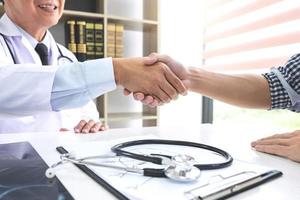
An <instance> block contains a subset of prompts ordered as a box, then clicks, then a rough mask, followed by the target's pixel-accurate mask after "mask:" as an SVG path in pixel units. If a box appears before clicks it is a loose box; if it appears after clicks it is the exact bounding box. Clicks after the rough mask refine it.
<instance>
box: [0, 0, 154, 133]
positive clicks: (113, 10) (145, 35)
mask: <svg viewBox="0 0 300 200" xmlns="http://www.w3.org/2000/svg"><path fill="white" fill-rule="evenodd" d="M83 2H84V3H83ZM158 11H159V0H86V1H82V0H66V4H65V10H64V12H63V16H62V18H61V19H60V21H59V22H58V24H57V25H56V26H54V27H52V28H51V29H50V31H51V33H52V34H53V36H54V38H55V39H56V41H57V42H58V43H60V44H63V45H65V44H66V41H65V23H66V21H67V20H69V19H79V20H93V21H95V22H97V21H100V22H102V23H103V26H104V57H107V26H108V24H109V23H115V24H122V25H123V26H124V43H123V45H124V57H140V56H146V55H149V54H150V53H152V52H159V30H160V29H159V24H160V23H159V14H158V13H159V12H158ZM0 13H1V15H2V14H3V13H4V9H3V6H2V4H0ZM99 67H101V66H99ZM95 103H96V105H97V109H98V112H99V118H100V120H101V121H102V123H104V124H105V125H108V126H109V127H110V128H123V127H129V126H132V125H133V126H157V125H158V124H159V108H150V107H148V106H143V105H142V104H141V103H140V102H137V101H135V100H133V98H132V97H125V96H124V95H123V89H122V88H118V89H117V90H115V91H112V92H109V93H108V94H104V95H102V96H100V97H98V98H97V99H95Z"/></svg>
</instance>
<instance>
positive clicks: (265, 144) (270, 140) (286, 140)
mask: <svg viewBox="0 0 300 200" xmlns="http://www.w3.org/2000/svg"><path fill="white" fill-rule="evenodd" d="M251 146H252V147H253V148H254V149H255V150H257V151H260V152H264V153H269V154H274V155H278V156H282V157H285V158H288V159H290V160H293V161H296V162H300V130H297V131H294V132H292V133H284V134H276V135H273V136H270V137H266V138H262V139H260V140H257V141H254V142H252V143H251Z"/></svg>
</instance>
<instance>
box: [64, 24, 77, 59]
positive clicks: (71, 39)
mask: <svg viewBox="0 0 300 200" xmlns="http://www.w3.org/2000/svg"><path fill="white" fill-rule="evenodd" d="M75 24H76V22H75V20H68V21H66V27H65V30H66V32H65V36H66V46H67V47H68V49H69V50H70V51H71V52H72V53H74V54H75V55H76V53H77V47H76V39H75Z"/></svg>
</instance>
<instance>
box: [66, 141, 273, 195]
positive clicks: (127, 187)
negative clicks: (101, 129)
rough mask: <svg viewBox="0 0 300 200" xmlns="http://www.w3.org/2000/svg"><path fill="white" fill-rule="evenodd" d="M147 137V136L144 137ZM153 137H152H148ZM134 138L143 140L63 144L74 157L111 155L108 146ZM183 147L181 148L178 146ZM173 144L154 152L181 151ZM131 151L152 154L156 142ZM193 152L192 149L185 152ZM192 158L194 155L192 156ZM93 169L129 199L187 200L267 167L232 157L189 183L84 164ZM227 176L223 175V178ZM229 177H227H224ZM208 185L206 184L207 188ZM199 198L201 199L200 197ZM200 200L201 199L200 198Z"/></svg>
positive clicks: (121, 161)
mask: <svg viewBox="0 0 300 200" xmlns="http://www.w3.org/2000/svg"><path fill="white" fill-rule="evenodd" d="M148 138H149V136H148V137H147V139H148ZM152 138H153V137H152ZM136 139H146V138H145V137H144V138H142V137H131V138H126V139H125V140H124V139H118V140H113V141H109V142H108V141H105V142H88V143H85V144H81V145H80V146H73V147H66V148H67V149H68V150H69V151H70V152H72V153H75V154H76V156H79V157H81V156H82V157H84V156H91V155H103V154H104V155H106V154H111V152H110V148H111V147H112V146H113V145H115V144H118V143H120V142H124V141H131V140H136ZM181 148H183V149H184V147H181ZM183 149H180V148H178V147H176V149H172V148H170V146H168V147H167V148H166V147H159V151H158V152H154V153H165V152H166V153H167V154H168V153H173V152H175V151H176V152H177V151H181V150H183ZM132 150H133V151H138V152H139V151H141V152H139V153H149V154H150V153H153V151H157V145H155V147H154V146H151V145H148V146H144V147H143V148H142V150H141V149H132ZM189 153H191V154H192V153H193V152H189ZM192 156H193V157H195V156H197V155H192ZM198 156H200V158H201V159H202V158H203V159H206V161H205V162H209V160H210V159H211V160H210V162H216V160H215V159H218V157H217V156H216V155H212V154H211V153H210V155H205V153H203V154H202V155H198ZM99 162H102V163H109V164H113V165H119V166H122V167H124V166H125V167H139V168H145V167H151V168H152V167H158V168H162V166H160V165H154V164H149V163H146V162H143V161H137V160H133V159H130V158H124V157H115V158H113V159H107V160H99ZM88 167H89V168H90V169H91V170H93V171H94V172H95V173H96V174H97V175H98V176H99V177H101V178H103V179H104V180H105V181H107V182H108V183H109V184H110V185H111V186H113V187H114V188H116V189H117V190H119V191H120V192H122V193H123V194H125V195H126V196H128V197H129V198H130V199H136V200H138V199H146V200H147V199H149V200H150V199H151V200H152V199H174V200H187V199H195V198H197V197H198V196H200V195H203V196H205V195H206V196H207V197H209V198H206V199H216V198H214V197H215V196H212V197H213V198H210V197H211V196H210V195H209V194H211V193H213V191H214V190H215V191H218V189H220V188H226V187H227V186H228V185H230V184H234V183H235V182H241V181H243V180H246V179H249V178H253V177H255V176H258V175H260V174H263V173H265V172H268V171H270V168H266V167H263V166H258V165H253V164H249V163H246V162H243V161H239V160H234V162H233V164H232V166H230V167H227V168H224V169H218V170H210V171H202V174H201V177H200V178H199V179H198V180H197V181H195V182H191V183H186V182H185V183H182V182H175V181H173V180H170V179H167V178H152V177H145V176H141V175H139V174H133V173H129V172H124V171H119V170H115V169H109V168H101V167H92V166H88ZM226 177H227V178H226ZM228 177H229V178H228ZM207 186H208V187H207ZM200 199H201V198H200ZM203 199H204V198H203Z"/></svg>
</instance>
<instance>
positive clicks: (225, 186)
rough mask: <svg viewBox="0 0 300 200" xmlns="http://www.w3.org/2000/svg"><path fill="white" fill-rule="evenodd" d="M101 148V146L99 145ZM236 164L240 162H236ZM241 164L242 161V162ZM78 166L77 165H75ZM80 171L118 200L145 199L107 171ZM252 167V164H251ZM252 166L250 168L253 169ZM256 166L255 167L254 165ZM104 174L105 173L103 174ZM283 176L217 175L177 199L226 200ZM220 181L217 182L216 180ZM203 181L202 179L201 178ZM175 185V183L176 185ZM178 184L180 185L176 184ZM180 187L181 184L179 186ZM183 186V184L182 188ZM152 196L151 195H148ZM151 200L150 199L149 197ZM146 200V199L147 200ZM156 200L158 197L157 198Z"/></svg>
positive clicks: (274, 172)
mask: <svg viewBox="0 0 300 200" xmlns="http://www.w3.org/2000/svg"><path fill="white" fill-rule="evenodd" d="M99 146H101V145H99ZM57 151H58V152H60V153H68V151H66V150H65V149H64V148H63V147H57ZM236 162H238V161H237V160H236ZM240 162H241V161H240ZM244 164H246V165H250V164H249V163H244ZM75 165H76V164H75ZM76 166H77V167H78V168H79V169H81V170H82V171H83V172H84V173H86V174H87V175H88V176H89V177H91V178H92V179H93V180H94V181H96V182H97V183H98V184H99V185H101V186H102V187H103V188H104V189H106V190H107V191H109V192H110V193H111V194H112V195H114V196H115V197H116V198H117V199H120V200H127V199H144V198H143V197H137V198H136V195H135V194H131V193H130V191H126V190H124V188H121V187H120V185H119V184H116V183H115V182H112V181H110V180H109V179H108V178H107V176H105V172H103V171H105V170H99V167H98V170H99V171H101V172H98V171H97V170H95V168H93V167H90V166H82V165H76ZM251 166H252V164H251ZM251 166H250V168H251ZM254 166H255V165H254ZM222 170H223V169H221V170H212V171H218V172H217V173H220V172H221V171H222ZM102 172H103V173H102ZM280 176H282V172H280V171H277V170H270V169H268V170H264V171H261V172H256V171H251V170H250V171H249V170H244V171H241V172H239V173H236V174H231V175H229V176H224V177H223V176H222V175H217V176H214V180H210V181H209V182H208V183H206V184H201V185H196V186H193V187H191V188H189V189H188V190H184V192H183V193H184V198H183V197H181V198H177V199H183V200H194V199H195V200H196V199H200V200H214V199H226V198H228V197H231V196H234V195H237V194H239V193H241V192H243V191H246V190H249V189H251V188H254V187H256V186H259V185H261V184H263V183H266V182H268V181H270V180H272V179H275V178H277V177H280ZM216 178H217V179H218V180H217V181H216V180H215V179H216ZM200 179H201V177H200ZM165 181H170V180H167V179H164V178H162V179H160V180H159V182H163V183H162V185H163V186H165V184H164V183H165ZM174 184H175V183H174ZM176 184H178V183H176ZM178 185H180V184H178ZM182 186H183V185H182V184H181V186H180V187H182ZM165 189H166V190H167V189H169V190H173V189H174V190H177V189H176V188H171V187H169V188H168V187H165ZM148 196H150V195H148ZM147 198H149V197H147ZM147 198H145V199H147ZM152 198H153V197H152ZM155 198H156V197H155ZM165 198H166V196H164V197H163V196H162V197H161V199H165Z"/></svg>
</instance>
